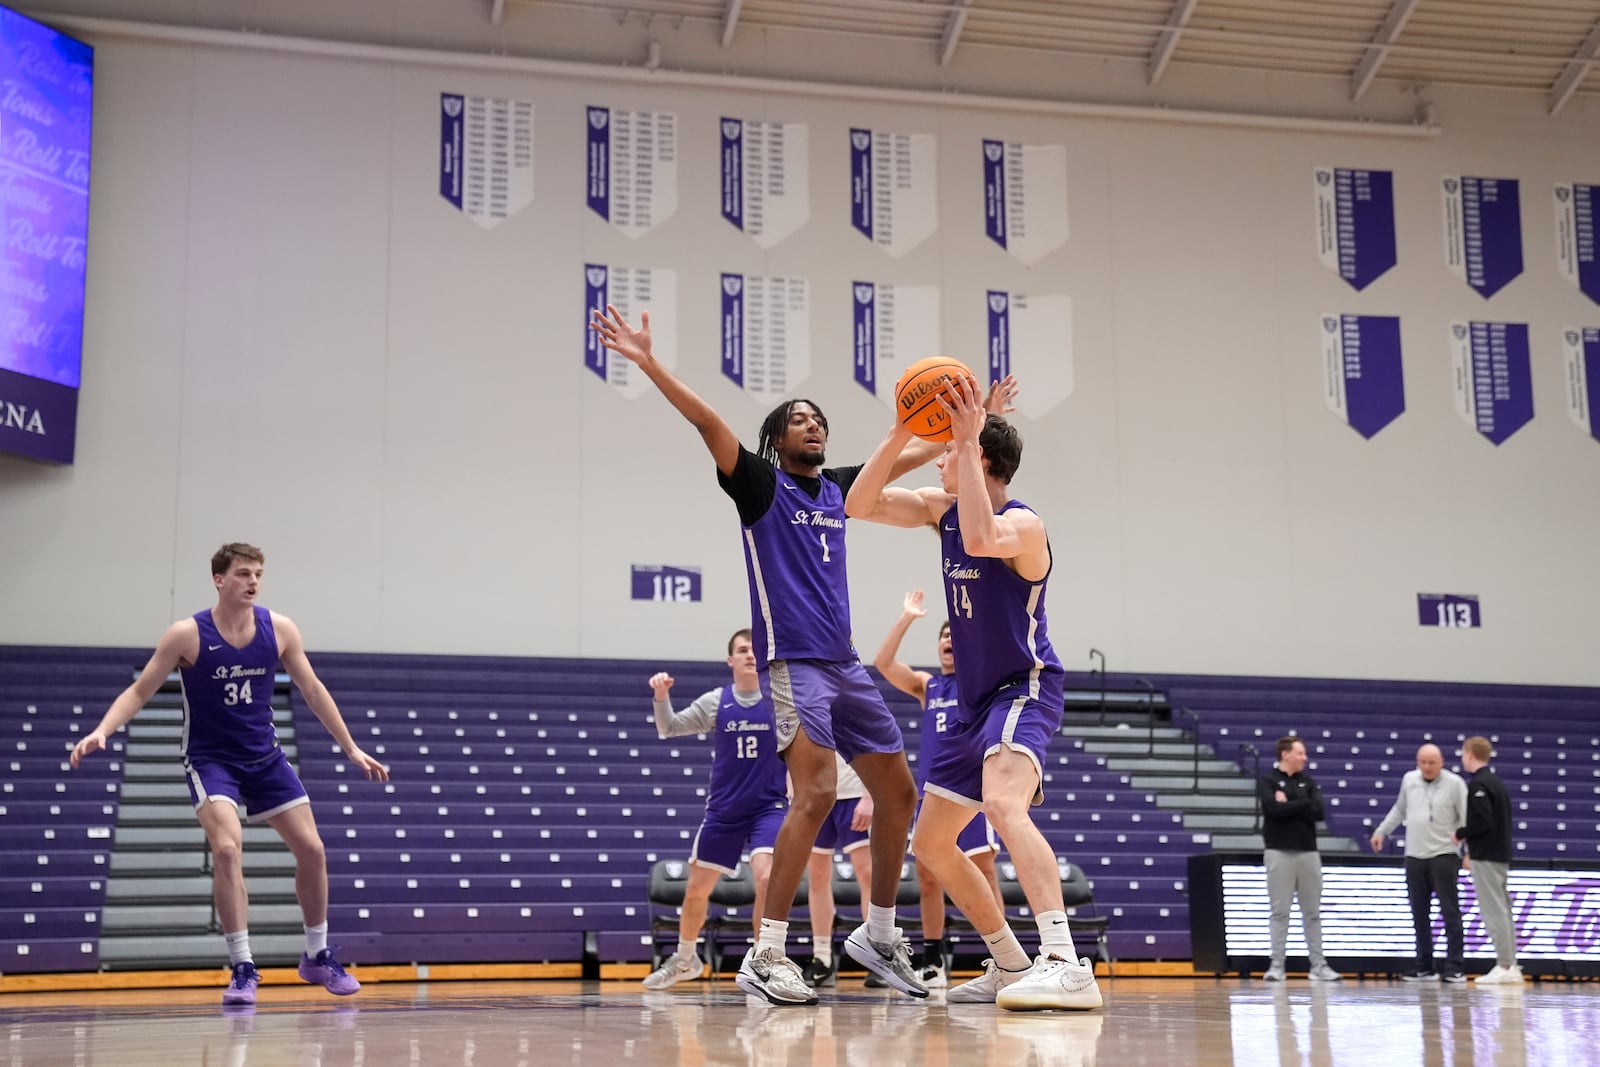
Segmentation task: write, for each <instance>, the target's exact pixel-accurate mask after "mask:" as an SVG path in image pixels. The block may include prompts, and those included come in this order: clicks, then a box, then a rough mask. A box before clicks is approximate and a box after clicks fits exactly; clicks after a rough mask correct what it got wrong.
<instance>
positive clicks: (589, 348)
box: [583, 263, 611, 381]
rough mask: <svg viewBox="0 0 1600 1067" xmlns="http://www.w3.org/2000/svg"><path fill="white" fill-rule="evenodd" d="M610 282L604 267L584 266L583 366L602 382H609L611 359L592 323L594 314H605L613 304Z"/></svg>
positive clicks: (586, 264) (592, 264) (609, 272)
mask: <svg viewBox="0 0 1600 1067" xmlns="http://www.w3.org/2000/svg"><path fill="white" fill-rule="evenodd" d="M610 282H611V271H610V270H609V269H608V268H606V267H605V266H604V265H602V264H599V263H585V264H584V265H583V365H584V366H585V367H587V368H588V369H589V370H590V371H592V372H594V373H595V374H596V375H598V376H599V378H600V380H601V381H606V380H607V374H606V369H607V367H608V366H609V364H610V358H609V357H608V356H607V355H606V353H607V352H608V351H609V349H607V348H606V346H605V345H603V344H601V343H600V335H599V334H598V333H596V332H595V330H594V327H593V326H592V325H591V323H592V322H593V321H594V315H593V314H592V313H593V312H595V311H600V312H604V311H605V309H606V305H607V304H608V303H610V302H611V300H610V290H611V285H610Z"/></svg>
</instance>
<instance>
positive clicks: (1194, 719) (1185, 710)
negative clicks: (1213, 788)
mask: <svg viewBox="0 0 1600 1067" xmlns="http://www.w3.org/2000/svg"><path fill="white" fill-rule="evenodd" d="M1179 715H1187V716H1189V721H1191V722H1193V723H1194V785H1193V786H1191V787H1190V788H1189V792H1191V793H1198V792H1200V716H1198V715H1196V714H1195V713H1194V710H1193V709H1192V708H1179V709H1178V710H1177V711H1175V712H1173V715H1172V717H1173V719H1174V720H1176V719H1177V717H1178V716H1179Z"/></svg>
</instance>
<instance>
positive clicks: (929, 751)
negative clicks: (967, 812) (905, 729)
mask: <svg viewBox="0 0 1600 1067" xmlns="http://www.w3.org/2000/svg"><path fill="white" fill-rule="evenodd" d="M960 707H961V698H960V696H959V695H958V694H957V693H956V676H955V675H954V674H936V675H933V676H932V677H930V678H929V679H928V691H927V693H926V703H925V704H924V706H923V710H922V747H921V749H919V750H918V752H917V792H918V793H922V792H924V791H925V789H926V786H927V781H928V768H929V767H930V766H931V765H932V764H933V762H934V760H935V758H937V756H938V754H939V749H940V748H941V747H942V746H943V744H944V740H945V738H946V737H947V736H948V735H949V733H950V731H952V730H955V729H958V724H959V721H960V716H959V714H958V712H959V709H960ZM917 811H918V813H920V812H921V811H922V805H921V803H920V802H919V803H918V805H917ZM912 837H913V838H915V837H916V831H915V828H913V830H912ZM956 847H957V848H959V849H961V851H962V852H964V853H966V854H967V855H969V856H975V855H981V854H982V853H985V852H999V851H1000V842H999V840H998V839H997V838H996V837H995V835H994V828H993V827H991V826H990V825H989V820H988V819H986V818H985V817H984V815H983V812H981V811H980V812H978V813H977V814H976V815H974V816H973V817H972V820H971V821H970V822H968V823H967V825H966V826H964V827H962V829H961V833H960V834H959V835H957V837H956ZM909 854H910V853H908V855H909Z"/></svg>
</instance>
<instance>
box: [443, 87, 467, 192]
mask: <svg viewBox="0 0 1600 1067" xmlns="http://www.w3.org/2000/svg"><path fill="white" fill-rule="evenodd" d="M465 105H466V97H464V96H461V95H460V94H458V93H440V94H439V195H440V196H442V197H444V198H445V199H446V200H448V201H450V203H451V204H452V205H454V207H455V209H456V210H457V211H460V210H461V193H462V188H461V187H462V183H463V182H464V181H465V178H464V176H463V174H462V168H463V157H462V151H461V148H462V139H463V137H464V136H465V131H466V117H465V116H464V115H463V114H462V112H463V110H464V109H465Z"/></svg>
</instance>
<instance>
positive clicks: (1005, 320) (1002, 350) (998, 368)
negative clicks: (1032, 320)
mask: <svg viewBox="0 0 1600 1067" xmlns="http://www.w3.org/2000/svg"><path fill="white" fill-rule="evenodd" d="M988 296H989V300H988V309H989V381H990V382H998V381H999V380H1000V379H1002V378H1004V377H1005V376H1006V375H1008V374H1010V373H1011V294H1010V293H1007V292H1002V291H1000V290H998V289H990V290H989V293H988Z"/></svg>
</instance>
